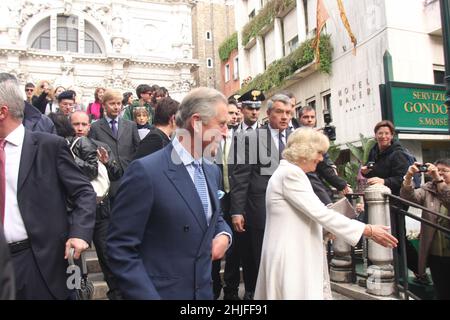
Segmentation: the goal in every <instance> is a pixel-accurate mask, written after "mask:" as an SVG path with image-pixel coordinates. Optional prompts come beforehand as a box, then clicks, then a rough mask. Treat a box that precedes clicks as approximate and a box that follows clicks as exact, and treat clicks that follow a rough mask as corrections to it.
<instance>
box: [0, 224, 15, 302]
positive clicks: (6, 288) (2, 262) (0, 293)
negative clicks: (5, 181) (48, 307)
mask: <svg viewBox="0 0 450 320" xmlns="http://www.w3.org/2000/svg"><path fill="white" fill-rule="evenodd" d="M15 295H16V289H15V281H14V268H13V265H12V261H11V257H10V254H9V246H8V243H7V242H6V240H5V235H4V234H3V225H2V224H1V223H0V300H13V299H14V297H15Z"/></svg>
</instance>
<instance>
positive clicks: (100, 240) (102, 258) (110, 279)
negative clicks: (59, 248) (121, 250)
mask: <svg viewBox="0 0 450 320" xmlns="http://www.w3.org/2000/svg"><path fill="white" fill-rule="evenodd" d="M109 213H110V206H109V200H108V198H106V199H104V200H103V201H102V203H100V204H98V205H97V212H96V217H95V228H94V237H93V241H94V245H95V250H96V251H97V257H98V262H99V264H100V268H101V269H102V272H103V275H104V277H105V281H106V283H107V284H108V288H109V290H108V293H107V296H108V298H109V299H110V300H122V294H121V293H120V291H119V288H118V286H117V280H116V277H115V276H114V274H113V273H112V271H111V269H110V268H109V260H108V256H107V254H106V236H107V233H108V227H109Z"/></svg>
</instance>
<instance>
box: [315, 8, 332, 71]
mask: <svg viewBox="0 0 450 320" xmlns="http://www.w3.org/2000/svg"><path fill="white" fill-rule="evenodd" d="M316 16H317V26H316V38H315V39H314V42H313V48H314V57H315V58H316V63H319V62H320V50H319V45H320V33H321V32H322V29H323V27H324V26H325V23H326V22H327V20H328V18H329V17H330V16H329V14H328V11H327V8H325V5H324V4H323V0H317V12H316Z"/></svg>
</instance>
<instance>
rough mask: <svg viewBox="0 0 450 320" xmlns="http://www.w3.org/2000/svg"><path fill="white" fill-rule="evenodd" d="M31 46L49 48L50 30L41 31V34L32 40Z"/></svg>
mask: <svg viewBox="0 0 450 320" xmlns="http://www.w3.org/2000/svg"><path fill="white" fill-rule="evenodd" d="M31 47H32V48H33V49H42V50H50V30H47V31H45V32H43V33H41V35H40V36H39V37H37V39H36V40H34V42H33V44H32V45H31Z"/></svg>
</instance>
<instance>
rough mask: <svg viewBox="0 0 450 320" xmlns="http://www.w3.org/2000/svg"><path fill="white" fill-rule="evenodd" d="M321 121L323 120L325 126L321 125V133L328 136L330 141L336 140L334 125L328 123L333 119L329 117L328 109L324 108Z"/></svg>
mask: <svg viewBox="0 0 450 320" xmlns="http://www.w3.org/2000/svg"><path fill="white" fill-rule="evenodd" d="M323 121H324V122H325V127H323V133H324V134H325V135H326V136H327V137H328V139H329V140H330V141H334V140H336V127H335V126H332V125H330V123H331V122H332V121H333V119H332V118H331V114H330V111H328V110H324V112H323Z"/></svg>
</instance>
